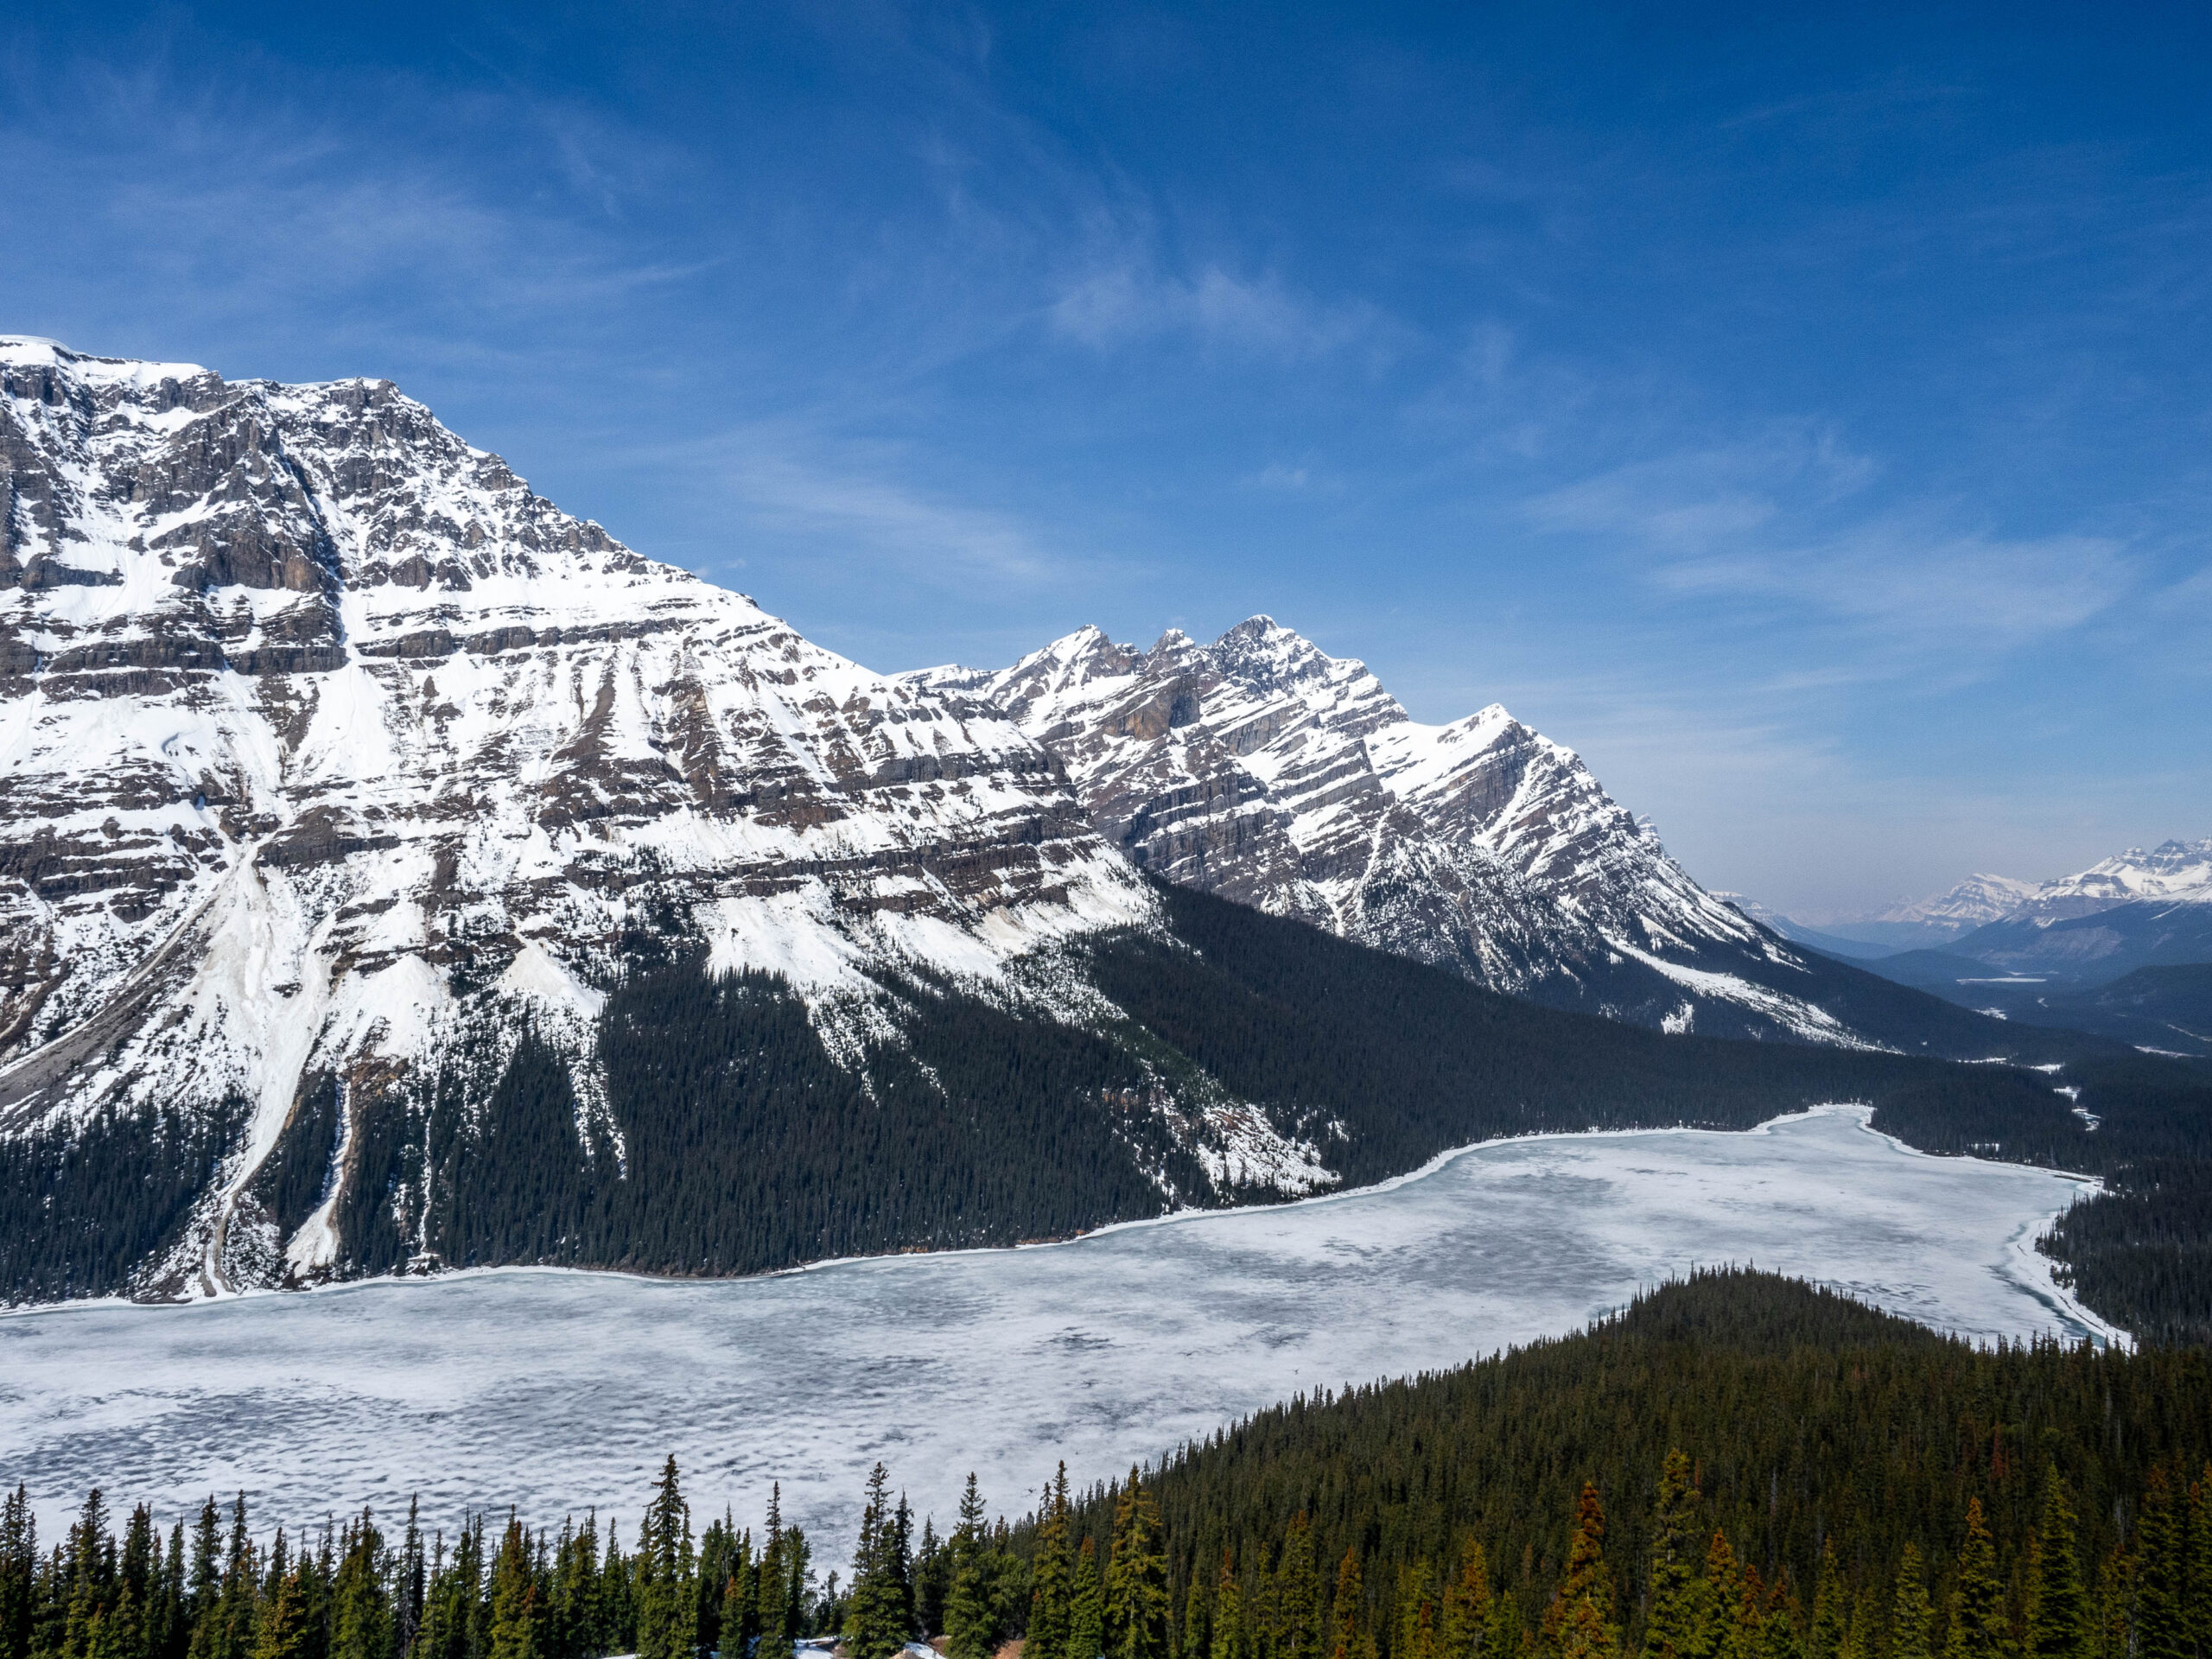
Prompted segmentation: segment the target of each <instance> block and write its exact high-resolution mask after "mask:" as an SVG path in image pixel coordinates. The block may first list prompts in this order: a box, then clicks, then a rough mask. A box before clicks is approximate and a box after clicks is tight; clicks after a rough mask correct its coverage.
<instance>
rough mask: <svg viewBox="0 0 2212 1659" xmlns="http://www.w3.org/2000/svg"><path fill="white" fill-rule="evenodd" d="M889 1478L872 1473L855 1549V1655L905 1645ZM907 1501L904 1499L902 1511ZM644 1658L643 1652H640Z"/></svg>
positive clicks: (900, 1546) (849, 1615)
mask: <svg viewBox="0 0 2212 1659" xmlns="http://www.w3.org/2000/svg"><path fill="white" fill-rule="evenodd" d="M889 1479H890V1477H889V1475H888V1473H887V1471H885V1469H884V1466H883V1465H881V1464H880V1463H879V1464H877V1465H875V1467H874V1469H873V1470H872V1471H869V1474H868V1497H867V1501H866V1502H865V1503H863V1504H862V1506H861V1535H860V1541H859V1543H858V1544H857V1546H856V1547H855V1549H854V1551H853V1588H852V1593H851V1597H850V1599H849V1600H848V1601H847V1603H846V1606H845V1624H844V1643H845V1651H846V1652H847V1654H849V1656H850V1659H891V1656H892V1655H893V1654H895V1653H897V1652H898V1651H899V1649H901V1648H903V1647H905V1646H906V1637H907V1636H908V1634H909V1627H908V1625H907V1623H906V1618H907V1612H906V1596H907V1586H906V1583H905V1582H904V1580H905V1576H906V1574H905V1562H904V1561H903V1560H902V1559H901V1556H902V1554H903V1551H904V1548H905V1544H904V1541H903V1540H902V1539H901V1537H900V1531H901V1522H900V1519H899V1515H898V1514H896V1513H894V1512H893V1510H892V1508H891V1499H890V1494H889V1491H888V1482H889ZM905 1508H906V1501H905V1500H904V1499H903V1498H902V1499H901V1500H900V1501H899V1510H901V1511H903V1510H905ZM640 1659H642V1656H640Z"/></svg>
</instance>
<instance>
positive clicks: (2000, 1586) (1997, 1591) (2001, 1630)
mask: <svg viewBox="0 0 2212 1659" xmlns="http://www.w3.org/2000/svg"><path fill="white" fill-rule="evenodd" d="M2007 1635H2008V1632H2007V1631H2006V1630H2005V1585H2004V1581H2003V1580H2000V1579H1999V1577H1998V1576H1997V1546H1996V1544H1995V1543H1994V1542H1993V1541H1992V1540H1991V1538H1990V1535H1989V1525H1988V1522H1986V1521H1985V1520H1984V1519H1983V1518H1982V1513H1981V1500H1980V1498H1978V1497H1973V1498H1968V1499H1967V1536H1966V1541H1965V1543H1964V1544H1962V1545H1961V1546H1960V1548H1959V1571H1958V1579H1957V1582H1956V1583H1955V1586H1953V1588H1952V1591H1951V1627H1950V1634H1949V1635H1948V1637H1945V1638H1944V1642H1943V1659H2004V1655H2005V1648H2006V1646H2007V1641H2006V1637H2007Z"/></svg>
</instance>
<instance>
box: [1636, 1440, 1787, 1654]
mask: <svg viewBox="0 0 2212 1659" xmlns="http://www.w3.org/2000/svg"><path fill="white" fill-rule="evenodd" d="M1697 1511H1698V1490H1697V1487H1696V1485H1695V1484H1694V1483H1693V1481H1692V1479H1691V1473H1690V1460H1689V1459H1688V1457H1687V1456H1685V1455H1684V1454H1683V1453H1682V1452H1681V1450H1680V1449H1676V1450H1675V1451H1671V1452H1668V1453H1667V1461H1666V1463H1665V1465H1663V1466H1662V1468H1661V1470H1660V1471H1659V1504H1658V1509H1657V1510H1656V1513H1655V1514H1654V1515H1653V1516H1652V1519H1651V1580H1650V1596H1651V1601H1650V1611H1649V1615H1648V1616H1647V1617H1646V1618H1645V1621H1644V1626H1643V1654H1644V1659H1693V1655H1694V1651H1695V1647H1696V1637H1697V1632H1696V1628H1695V1620H1696V1612H1697V1609H1696V1605H1695V1597H1694V1593H1693V1586H1694V1583H1695V1573H1696V1567H1697V1519H1698V1516H1697ZM1823 1659H1826V1656H1823Z"/></svg>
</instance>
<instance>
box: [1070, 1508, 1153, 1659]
mask: <svg viewBox="0 0 2212 1659" xmlns="http://www.w3.org/2000/svg"><path fill="white" fill-rule="evenodd" d="M1167 1613H1168V1603H1167V1557H1166V1548H1165V1541H1164V1540H1163V1539H1162V1537H1161V1535H1160V1510H1159V1508H1158V1506H1157V1505H1156V1504H1155V1503H1154V1502H1153V1497H1152V1494H1151V1492H1149V1491H1147V1490H1146V1488H1145V1486H1144V1484H1143V1483H1142V1482H1141V1480H1140V1479H1139V1478H1138V1476H1137V1471H1136V1469H1135V1466H1134V1465H1133V1466H1132V1467H1131V1468H1130V1470H1129V1478H1128V1484H1127V1485H1125V1486H1124V1487H1122V1495H1121V1498H1120V1501H1119V1502H1118V1503H1116V1505H1115V1507H1114V1543H1113V1554H1112V1555H1111V1557H1110V1558H1109V1560H1108V1563H1107V1567H1106V1652H1107V1653H1108V1655H1109V1656H1110V1659H1167ZM1071 1659H1081V1656H1071Z"/></svg>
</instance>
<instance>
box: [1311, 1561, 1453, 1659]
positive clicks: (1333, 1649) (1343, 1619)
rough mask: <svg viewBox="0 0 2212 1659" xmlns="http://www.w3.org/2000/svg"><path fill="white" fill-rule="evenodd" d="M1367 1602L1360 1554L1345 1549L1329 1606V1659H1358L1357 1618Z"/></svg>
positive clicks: (1339, 1562) (1338, 1564) (1358, 1619)
mask: <svg viewBox="0 0 2212 1659" xmlns="http://www.w3.org/2000/svg"><path fill="white" fill-rule="evenodd" d="M1366 1599H1367V1592H1366V1591H1365V1590H1364V1589H1363V1587H1362V1586H1361V1584H1360V1575H1359V1552H1358V1551H1357V1550H1356V1549H1348V1550H1346V1551H1344V1560H1341V1561H1338V1563H1337V1594H1336V1599H1335V1600H1334V1601H1332V1602H1331V1603H1330V1604H1329V1612H1330V1620H1329V1622H1330V1626H1331V1630H1330V1638H1329V1659H1358V1653H1359V1625H1360V1616H1361V1614H1362V1613H1363V1611H1365V1607H1364V1604H1365V1602H1366ZM1452 1659H1467V1656H1465V1655H1455V1656H1452Z"/></svg>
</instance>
